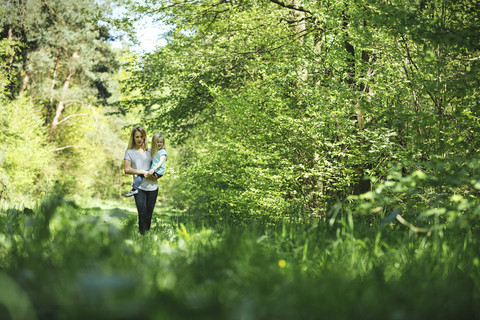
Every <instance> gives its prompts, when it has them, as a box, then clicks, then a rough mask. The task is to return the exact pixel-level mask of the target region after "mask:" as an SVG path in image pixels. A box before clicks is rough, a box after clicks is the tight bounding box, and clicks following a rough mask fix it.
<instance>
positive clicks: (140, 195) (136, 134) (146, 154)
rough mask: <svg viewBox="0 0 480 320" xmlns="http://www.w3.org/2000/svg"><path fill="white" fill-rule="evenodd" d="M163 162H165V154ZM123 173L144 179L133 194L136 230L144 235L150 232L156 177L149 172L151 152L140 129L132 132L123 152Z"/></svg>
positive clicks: (155, 194) (155, 200)
mask: <svg viewBox="0 0 480 320" xmlns="http://www.w3.org/2000/svg"><path fill="white" fill-rule="evenodd" d="M157 148H158V143H157ZM162 149H163V146H162ZM157 153H158V151H157ZM164 160H166V152H165V159H164ZM163 162H165V161H163ZM124 171H125V173H126V174H130V175H134V176H139V175H143V177H144V178H143V179H142V180H141V181H140V183H139V185H138V188H137V193H136V194H135V205H136V206H137V212H138V229H139V231H140V233H141V234H144V233H145V232H146V231H148V230H150V225H151V221H152V214H153V210H154V209H155V203H156V202H157V196H158V182H157V179H158V177H157V176H156V175H154V174H153V172H152V170H151V150H150V149H148V145H147V134H146V132H145V129H143V128H142V127H139V126H137V127H135V128H133V130H132V133H131V135H130V139H129V141H128V149H127V150H126V151H125V157H124ZM154 171H155V170H154Z"/></svg>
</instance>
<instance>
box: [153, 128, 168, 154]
mask: <svg viewBox="0 0 480 320" xmlns="http://www.w3.org/2000/svg"><path fill="white" fill-rule="evenodd" d="M163 148H165V137H164V136H163V134H160V133H155V134H154V135H153V137H152V156H153V155H155V154H157V152H158V150H160V149H163Z"/></svg>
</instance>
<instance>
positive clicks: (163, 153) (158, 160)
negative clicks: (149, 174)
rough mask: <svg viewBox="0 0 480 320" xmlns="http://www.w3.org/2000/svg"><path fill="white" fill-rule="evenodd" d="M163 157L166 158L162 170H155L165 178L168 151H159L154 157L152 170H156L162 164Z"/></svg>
mask: <svg viewBox="0 0 480 320" xmlns="http://www.w3.org/2000/svg"><path fill="white" fill-rule="evenodd" d="M161 156H165V161H163V163H162V165H161V166H160V168H158V169H157V170H155V172H156V173H158V175H160V176H163V174H164V173H165V164H166V163H167V151H165V149H160V150H158V152H157V154H156V155H155V156H154V157H153V160H152V168H154V167H155V166H156V165H157V164H158V163H159V162H160V157H161Z"/></svg>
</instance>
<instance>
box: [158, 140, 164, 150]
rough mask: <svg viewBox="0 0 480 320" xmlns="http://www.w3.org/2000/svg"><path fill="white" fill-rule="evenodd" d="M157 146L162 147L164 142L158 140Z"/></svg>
mask: <svg viewBox="0 0 480 320" xmlns="http://www.w3.org/2000/svg"><path fill="white" fill-rule="evenodd" d="M157 147H158V149H162V148H163V142H162V141H160V140H158V141H157Z"/></svg>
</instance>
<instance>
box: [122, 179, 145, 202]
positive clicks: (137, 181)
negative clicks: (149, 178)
mask: <svg viewBox="0 0 480 320" xmlns="http://www.w3.org/2000/svg"><path fill="white" fill-rule="evenodd" d="M142 180H143V175H141V174H140V175H138V176H137V177H136V178H135V181H134V182H133V185H132V190H130V191H128V193H127V194H126V195H125V197H131V196H134V195H136V194H137V193H138V187H140V184H141V183H142Z"/></svg>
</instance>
